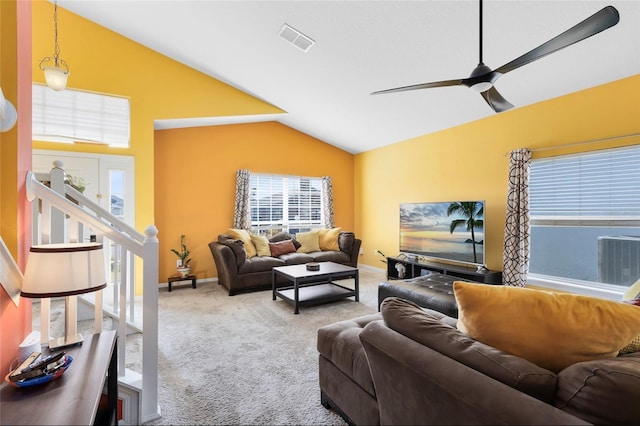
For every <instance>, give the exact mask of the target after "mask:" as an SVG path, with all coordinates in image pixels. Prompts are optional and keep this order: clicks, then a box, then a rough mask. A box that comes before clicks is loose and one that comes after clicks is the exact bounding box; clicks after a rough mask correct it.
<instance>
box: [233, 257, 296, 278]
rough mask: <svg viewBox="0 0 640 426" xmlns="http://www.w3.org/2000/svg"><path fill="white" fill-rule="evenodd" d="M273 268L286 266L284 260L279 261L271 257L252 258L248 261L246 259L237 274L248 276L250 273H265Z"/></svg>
mask: <svg viewBox="0 0 640 426" xmlns="http://www.w3.org/2000/svg"><path fill="white" fill-rule="evenodd" d="M275 266H286V263H285V262H284V260H282V259H279V258H277V257H271V256H263V257H260V256H254V257H252V258H250V259H247V261H246V262H244V263H243V264H242V265H240V268H238V272H239V273H241V274H249V273H252V272H265V271H271V269H272V268H273V267H275Z"/></svg>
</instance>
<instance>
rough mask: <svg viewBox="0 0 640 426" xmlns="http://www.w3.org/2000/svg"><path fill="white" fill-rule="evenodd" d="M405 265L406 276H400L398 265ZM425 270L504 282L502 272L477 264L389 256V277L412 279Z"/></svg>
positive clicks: (490, 281) (469, 278) (490, 282)
mask: <svg viewBox="0 0 640 426" xmlns="http://www.w3.org/2000/svg"><path fill="white" fill-rule="evenodd" d="M398 264H401V265H403V266H404V269H405V272H404V276H403V277H401V276H399V272H398V269H397V268H396V265H398ZM423 271H431V272H437V273H439V274H443V275H451V276H454V277H459V278H462V279H465V280H469V281H477V282H481V283H485V284H502V272H500V271H491V270H489V269H486V268H478V267H475V266H462V265H454V264H450V263H446V262H438V261H436V260H425V259H421V258H419V257H415V258H414V257H410V256H404V255H401V256H398V257H387V279H388V280H400V279H410V278H415V277H419V276H420V275H424V273H423Z"/></svg>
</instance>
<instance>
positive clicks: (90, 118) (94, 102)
mask: <svg viewBox="0 0 640 426" xmlns="http://www.w3.org/2000/svg"><path fill="white" fill-rule="evenodd" d="M32 90H33V92H32V101H33V106H32V109H33V123H32V137H33V139H34V140H39V141H49V142H66V143H70V142H86V143H98V144H107V145H109V146H113V147H120V148H127V147H128V146H129V139H130V108H129V99H127V98H123V97H119V96H111V95H104V94H99V93H92V92H85V91H81V90H73V89H66V90H61V91H56V90H51V89H50V88H48V87H47V86H44V85H41V84H35V83H34V84H33V85H32Z"/></svg>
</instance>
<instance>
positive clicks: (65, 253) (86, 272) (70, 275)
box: [20, 243, 107, 349]
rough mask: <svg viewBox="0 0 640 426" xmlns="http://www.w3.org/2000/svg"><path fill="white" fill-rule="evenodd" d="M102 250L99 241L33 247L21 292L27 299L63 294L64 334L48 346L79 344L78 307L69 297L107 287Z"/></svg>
mask: <svg viewBox="0 0 640 426" xmlns="http://www.w3.org/2000/svg"><path fill="white" fill-rule="evenodd" d="M104 262H105V260H104V252H103V250H102V244H99V243H92V244H87V243H65V244H44V245H38V246H32V247H31V249H30V250H29V258H28V259H27V267H26V270H25V273H24V280H23V281H22V290H21V291H20V295H21V296H22V297H29V298H36V299H41V298H47V297H48V298H51V297H65V324H64V330H65V335H64V337H61V338H57V339H51V340H49V348H50V349H55V348H59V347H63V346H69V345H74V344H77V343H82V336H81V335H80V334H78V333H77V324H76V318H77V306H76V305H75V304H72V303H70V298H71V297H73V296H76V295H78V294H83V293H91V292H93V291H98V290H101V289H103V288H105V287H106V285H107V284H106V278H105V271H104V269H105V268H104Z"/></svg>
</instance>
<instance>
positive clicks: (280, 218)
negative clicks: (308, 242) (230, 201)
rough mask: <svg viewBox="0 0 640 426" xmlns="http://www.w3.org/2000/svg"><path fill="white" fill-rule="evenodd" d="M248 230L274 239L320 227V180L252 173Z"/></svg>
mask: <svg viewBox="0 0 640 426" xmlns="http://www.w3.org/2000/svg"><path fill="white" fill-rule="evenodd" d="M250 186H251V193H250V196H249V204H250V209H251V227H252V229H253V230H254V231H257V232H260V233H266V234H267V235H273V234H275V233H277V232H280V231H283V230H284V231H288V232H293V233H297V232H302V231H307V230H310V229H315V228H320V227H321V224H322V180H321V179H320V178H308V177H299V176H283V175H266V174H259V173H251V179H250Z"/></svg>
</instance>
